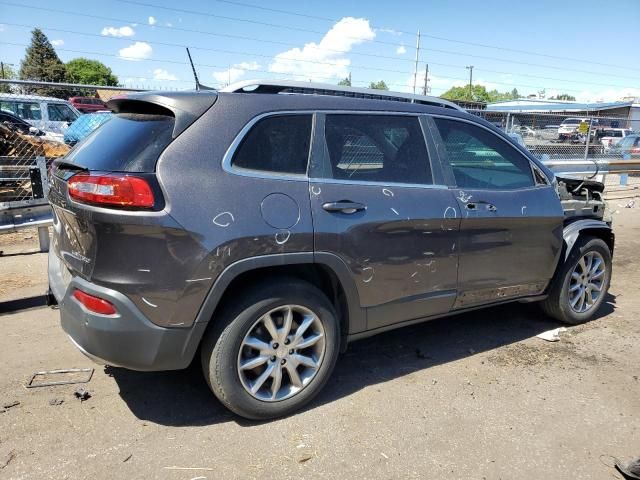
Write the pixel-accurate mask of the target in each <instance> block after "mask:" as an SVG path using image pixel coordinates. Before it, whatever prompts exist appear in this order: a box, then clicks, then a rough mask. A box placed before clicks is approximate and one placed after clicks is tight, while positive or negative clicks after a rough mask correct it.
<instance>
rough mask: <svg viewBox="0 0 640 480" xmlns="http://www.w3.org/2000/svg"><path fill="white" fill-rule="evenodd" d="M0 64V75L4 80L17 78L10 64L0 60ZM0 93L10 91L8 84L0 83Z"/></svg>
mask: <svg viewBox="0 0 640 480" xmlns="http://www.w3.org/2000/svg"><path fill="white" fill-rule="evenodd" d="M0 63H1V64H2V68H1V69H0V77H2V78H3V79H5V80H12V79H15V78H17V75H16V71H15V70H14V69H13V68H12V66H11V65H7V64H6V63H4V62H0ZM0 93H11V86H10V85H0Z"/></svg>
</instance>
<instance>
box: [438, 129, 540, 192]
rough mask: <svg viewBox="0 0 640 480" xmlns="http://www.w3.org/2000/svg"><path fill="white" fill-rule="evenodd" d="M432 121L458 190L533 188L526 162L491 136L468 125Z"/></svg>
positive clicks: (487, 132) (512, 149)
mask: <svg viewBox="0 0 640 480" xmlns="http://www.w3.org/2000/svg"><path fill="white" fill-rule="evenodd" d="M434 120H435V122H436V125H437V127H438V131H439V132H440V136H441V137H442V141H443V142H444V145H445V147H446V150H447V158H448V160H449V164H450V165H451V168H452V170H453V175H454V176H455V179H456V185H457V186H458V187H460V188H469V189H491V190H513V189H517V188H526V187H532V186H533V185H534V182H533V176H532V173H531V165H530V163H529V160H528V159H527V158H526V157H525V156H524V155H522V154H521V153H519V152H518V151H517V150H516V149H515V148H514V147H512V146H511V145H509V144H508V143H507V142H505V141H504V140H502V139H501V138H499V137H498V136H497V135H495V134H494V133H491V132H490V131H488V130H486V129H484V128H481V127H479V126H476V125H473V124H471V123H467V122H459V121H456V120H446V119H443V118H435V119H434Z"/></svg>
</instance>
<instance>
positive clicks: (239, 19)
mask: <svg viewBox="0 0 640 480" xmlns="http://www.w3.org/2000/svg"><path fill="white" fill-rule="evenodd" d="M117 1H118V2H121V3H128V4H130V5H138V6H143V7H151V8H159V9H161V10H169V11H171V12H178V13H188V14H193V15H204V16H206V17H211V18H220V19H222V20H231V21H234V22H243V23H250V24H253V25H262V26H265V27H275V28H282V29H284V30H291V31H295V32H305V33H315V34H316V35H323V36H324V35H325V34H326V33H327V32H320V31H318V30H309V29H307V28H300V27H294V26H291V25H282V24H277V23H270V22H262V21H260V20H253V19H249V18H242V17H230V16H228V15H219V14H216V13H210V12H203V11H198V10H187V9H185V8H175V7H165V6H164V5H158V4H155V3H146V2H137V1H134V0H117ZM345 38H349V39H352V40H361V41H369V42H373V43H380V44H382V45H391V46H394V47H399V46H400V45H402V44H401V43H394V42H385V41H384V40H375V39H369V38H366V37H352V36H345Z"/></svg>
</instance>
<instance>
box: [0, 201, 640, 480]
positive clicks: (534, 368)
mask: <svg viewBox="0 0 640 480" xmlns="http://www.w3.org/2000/svg"><path fill="white" fill-rule="evenodd" d="M614 221H615V229H616V233H617V247H616V253H615V257H614V258H615V262H614V263H615V267H614V269H615V272H614V276H613V282H612V286H611V292H610V295H609V297H608V299H607V303H606V305H605V306H604V307H603V308H602V310H601V312H600V313H599V316H598V318H597V319H596V320H594V321H592V322H590V323H588V324H585V325H581V326H576V327H571V328H569V329H568V330H567V331H566V332H564V333H562V334H561V340H560V341H559V342H556V343H549V342H546V341H544V340H541V339H539V338H536V337H535V335H537V334H538V333H541V332H543V331H546V330H549V329H551V328H556V327H557V326H558V325H557V324H556V323H554V322H552V321H550V320H549V319H547V318H545V317H544V316H543V315H542V314H541V313H540V312H539V311H538V310H537V308H536V307H535V306H532V305H519V304H514V305H509V306H502V307H496V308H491V309H487V310H484V311H478V312H475V313H470V314H465V315H459V316H455V317H451V318H447V319H440V320H435V321H433V322H429V323H425V324H422V325H418V326H412V327H408V328H404V329H400V330H396V331H393V332H389V333H386V334H382V335H379V336H377V337H373V338H370V339H367V340H363V341H360V342H356V343H354V344H352V345H351V346H350V348H349V350H348V352H347V353H346V354H344V355H343V356H342V357H341V359H340V361H339V363H338V365H337V367H336V371H335V372H334V375H333V377H332V380H331V381H330V383H329V384H328V385H327V387H326V388H325V390H324V392H323V393H322V394H321V395H320V396H319V398H318V399H317V400H316V401H315V402H314V403H313V404H311V405H310V406H309V407H308V408H307V409H305V410H304V411H303V412H301V413H299V414H298V415H295V416H292V417H289V418H286V419H282V420H277V421H272V422H266V423H255V422H248V421H245V420H242V419H239V418H237V417H235V416H233V415H232V414H230V413H228V412H227V411H226V410H225V409H224V408H223V407H222V406H221V405H220V404H219V403H218V402H217V401H216V400H215V399H214V398H213V396H212V395H211V394H210V393H209V391H208V389H207V387H206V385H205V383H204V381H203V379H202V377H201V373H200V371H199V369H198V368H197V366H192V367H191V368H190V369H188V370H186V371H181V372H166V373H164V372H163V373H136V372H130V371H126V370H123V369H118V368H111V367H102V366H97V365H94V364H93V363H92V362H91V361H90V360H88V359H86V358H85V357H84V356H82V354H80V353H79V352H78V351H77V350H76V349H75V348H74V347H73V346H72V345H71V343H70V342H69V341H68V340H67V338H66V337H65V335H64V334H63V332H62V330H61V329H60V326H59V320H58V312H57V311H54V310H49V309H48V308H44V307H37V308H31V309H26V310H21V311H17V312H13V313H8V314H4V315H0V327H1V328H2V332H3V334H2V335H0V352H2V353H1V354H0V358H1V361H0V402H1V403H0V412H2V413H0V478H8V479H48V478H51V479H57V480H59V479H65V478H69V479H76V478H96V479H102V478H145V479H149V478H162V479H169V480H173V479H176V480H178V479H185V480H190V479H195V478H198V479H200V480H202V479H215V478H224V479H233V478H260V479H270V478H278V479H283V478H321V477H329V478H452V479H456V478H460V479H485V478H486V479H499V478H502V479H532V478H552V479H554V480H556V479H572V480H574V479H582V480H585V479H606V478H621V477H620V476H619V475H618V474H617V473H616V472H615V471H614V470H613V469H612V468H611V465H612V463H613V459H612V457H614V456H615V457H618V458H621V459H625V460H628V459H631V458H633V457H637V456H638V455H640V418H639V416H640V380H639V379H638V376H639V375H640V368H639V365H640V347H639V339H640V325H639V324H638V321H637V320H638V317H639V314H640V297H639V296H638V291H637V284H638V280H640V274H639V269H640V262H638V259H637V256H636V255H637V253H638V251H640V213H639V209H638V208H637V207H636V208H633V209H628V208H620V209H619V212H617V213H616V214H615V215H614ZM25 236H29V235H28V234H26V235H24V232H21V233H20V234H19V235H17V237H15V238H14V241H13V242H8V243H7V237H6V236H0V250H4V251H5V255H3V256H0V272H2V275H1V276H0V279H1V281H2V283H1V284H0V286H1V287H2V289H3V290H2V292H0V302H2V301H3V300H13V299H18V298H23V297H25V296H30V295H31V294H32V293H33V292H40V291H42V290H43V288H44V287H46V279H45V266H46V257H45V255H43V254H38V253H32V254H27V255H25V254H15V253H16V252H19V251H37V235H35V243H33V244H31V243H29V242H30V241H31V240H33V239H27V240H25V239H24V238H23V237H25ZM9 247H10V248H9ZM9 251H10V252H13V253H8V252H9ZM12 272H17V273H12ZM3 305H5V310H6V305H7V303H4V304H3V303H0V312H2V308H3ZM13 305H15V302H14V304H13ZM28 305H29V304H28V303H27V304H25V305H23V306H28ZM73 367H95V368H96V370H95V374H94V376H93V378H92V380H91V382H90V383H88V384H86V385H84V387H85V388H86V389H87V390H89V392H90V394H91V398H89V399H88V400H86V401H83V402H81V401H80V400H78V399H76V398H75V397H74V395H73V393H74V391H75V390H76V389H77V388H78V387H79V386H78V385H72V386H57V387H44V388H36V389H26V388H24V385H25V383H26V381H27V380H28V379H29V377H30V375H31V374H32V373H33V372H36V371H39V370H52V369H58V368H73ZM61 401H62V403H60V402H61ZM15 402H19V403H18V404H16V405H14V406H10V407H3V406H4V405H7V406H8V405H11V404H13V403H15ZM58 403H59V404H58Z"/></svg>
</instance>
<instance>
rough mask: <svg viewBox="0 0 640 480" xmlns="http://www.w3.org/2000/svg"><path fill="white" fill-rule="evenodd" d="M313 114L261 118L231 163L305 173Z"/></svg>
mask: <svg viewBox="0 0 640 480" xmlns="http://www.w3.org/2000/svg"><path fill="white" fill-rule="evenodd" d="M311 124H312V117H311V115H274V116H270V117H267V118H263V119H262V120H260V121H258V122H257V123H256V124H255V125H254V126H253V128H252V129H251V130H250V131H249V133H248V134H247V135H246V136H245V137H244V139H243V140H242V143H240V146H239V147H238V149H237V151H236V153H235V155H234V157H233V160H232V162H231V164H232V165H233V166H234V167H239V168H245V169H249V170H260V171H265V172H273V173H289V174H297V175H304V174H305V173H306V171H307V162H308V160H309V146H310V145H311Z"/></svg>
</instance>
